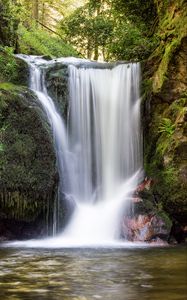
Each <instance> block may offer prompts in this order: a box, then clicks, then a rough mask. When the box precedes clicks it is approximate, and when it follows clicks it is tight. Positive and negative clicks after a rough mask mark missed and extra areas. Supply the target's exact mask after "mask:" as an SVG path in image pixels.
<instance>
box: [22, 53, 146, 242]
mask: <svg viewBox="0 0 187 300" xmlns="http://www.w3.org/2000/svg"><path fill="white" fill-rule="evenodd" d="M21 58H23V59H24V60H26V61H27V62H28V64H29V66H30V74H31V76H30V79H31V80H30V88H31V89H32V90H34V92H35V93H36V95H37V97H38V100H39V101H40V102H41V104H42V106H43V107H44V109H45V111H46V113H47V116H48V119H49V122H50V124H51V126H52V129H53V136H54V146H55V150H56V155H57V162H58V170H59V176H60V186H59V189H60V190H62V191H63V192H64V193H65V194H66V195H68V196H70V197H71V199H73V201H74V212H73V214H72V216H71V219H70V220H69V223H68V224H67V226H66V227H65V229H64V231H63V232H62V233H61V234H59V235H58V236H56V237H54V238H50V239H45V240H42V241H30V242H26V244H24V245H28V246H54V247H55V246H62V247H67V246H92V245H113V244H114V243H115V242H117V241H119V237H120V223H121V218H122V216H123V214H124V210H125V208H126V207H127V206H128V203H129V201H130V200H129V199H131V198H132V194H133V191H134V190H135V188H136V186H137V185H138V182H139V180H140V177H141V172H142V171H141V170H142V143H141V131H140V96H139V80H140V67H139V64H137V63H131V64H120V65H115V66H113V67H111V66H110V68H108V69H107V68H102V67H98V65H97V67H95V68H94V64H93V66H92V63H90V62H89V63H88V64H85V65H84V61H83V62H82V60H75V59H70V60H62V59H60V60H59V61H60V62H62V63H64V62H65V63H67V62H68V61H69V64H68V70H69V94H70V99H69V113H68V121H67V126H66V127H65V125H64V122H63V120H62V117H61V116H60V114H59V113H58V111H57V109H56V107H55V105H54V102H53V100H52V99H51V98H50V97H49V95H48V93H47V88H46V85H45V78H44V73H43V72H42V71H41V70H42V68H41V65H42V67H43V68H45V67H47V66H48V65H49V64H53V63H54V62H53V61H49V62H48V61H46V60H44V59H41V58H38V57H33V56H24V57H23V56H21ZM80 61H81V66H79V63H80ZM64 174H65V176H64ZM64 177H65V181H64V180H63V178H64ZM23 243H25V242H23ZM23 243H22V245H23Z"/></svg>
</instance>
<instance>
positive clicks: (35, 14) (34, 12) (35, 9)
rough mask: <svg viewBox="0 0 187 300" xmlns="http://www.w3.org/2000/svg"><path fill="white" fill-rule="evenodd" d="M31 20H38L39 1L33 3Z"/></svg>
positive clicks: (35, 0)
mask: <svg viewBox="0 0 187 300" xmlns="http://www.w3.org/2000/svg"><path fill="white" fill-rule="evenodd" d="M33 18H34V19H35V20H38V19H39V0H34V1H33Z"/></svg>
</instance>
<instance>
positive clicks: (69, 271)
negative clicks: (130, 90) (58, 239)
mask: <svg viewBox="0 0 187 300" xmlns="http://www.w3.org/2000/svg"><path fill="white" fill-rule="evenodd" d="M186 283H187V256H186V248H185V247H171V248H144V249H140V248H137V249H136V248H135V249H133V248H131V249H96V248H95V249H22V248H19V249H18V248H17V249H15V248H7V249H6V248H0V299H3V300H14V299H15V300H18V299H24V300H27V299H32V300H33V299H38V300H44V299H46V300H66V299H73V300H93V299H104V300H105V299H106V300H114V299H115V300H126V299H127V300H132V299H133V300H134V299H139V298H141V299H143V300H144V299H147V300H148V299H153V300H162V299H167V300H185V299H186V295H187V285H186Z"/></svg>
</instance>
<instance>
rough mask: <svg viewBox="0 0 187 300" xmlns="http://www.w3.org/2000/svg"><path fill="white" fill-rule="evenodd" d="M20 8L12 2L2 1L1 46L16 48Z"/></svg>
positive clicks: (0, 19) (0, 1)
mask: <svg viewBox="0 0 187 300" xmlns="http://www.w3.org/2000/svg"><path fill="white" fill-rule="evenodd" d="M18 12H19V6H17V5H16V3H14V1H12V0H0V44H1V45H4V46H9V47H16V40H17V34H16V31H17V27H18V24H19V17H18Z"/></svg>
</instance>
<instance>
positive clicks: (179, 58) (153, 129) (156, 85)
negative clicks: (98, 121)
mask: <svg viewBox="0 0 187 300" xmlns="http://www.w3.org/2000/svg"><path fill="white" fill-rule="evenodd" d="M156 3H157V9H158V18H159V25H158V30H157V33H156V34H157V36H158V37H159V40H160V42H159V45H158V47H157V49H156V50H155V51H154V53H153V54H152V55H151V57H150V58H149V60H148V61H147V63H146V66H145V69H144V115H145V116H146V117H145V121H144V133H145V134H144V135H145V144H144V148H145V149H144V150H145V169H146V171H147V174H148V176H151V177H152V178H153V180H154V185H153V188H152V193H153V195H154V199H155V200H156V201H157V202H158V205H160V206H161V207H163V208H164V210H165V211H166V212H167V213H168V214H169V215H170V216H171V217H172V219H173V220H177V221H178V222H179V223H180V224H182V225H184V224H185V223H186V220H187V197H186V195H187V3H186V1H183V0H177V1H156Z"/></svg>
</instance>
